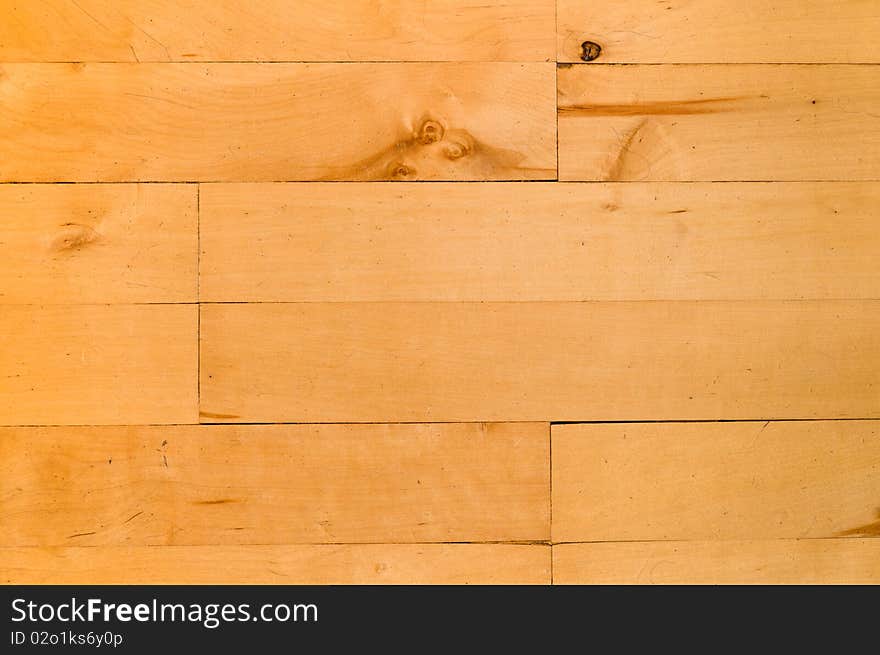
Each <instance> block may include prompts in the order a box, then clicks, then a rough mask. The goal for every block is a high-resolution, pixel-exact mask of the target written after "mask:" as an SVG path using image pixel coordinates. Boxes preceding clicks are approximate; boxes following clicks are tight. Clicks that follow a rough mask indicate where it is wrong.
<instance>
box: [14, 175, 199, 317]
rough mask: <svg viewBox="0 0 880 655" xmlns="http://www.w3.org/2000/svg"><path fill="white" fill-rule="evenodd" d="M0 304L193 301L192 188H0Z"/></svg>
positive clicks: (194, 230)
mask: <svg viewBox="0 0 880 655" xmlns="http://www.w3.org/2000/svg"><path fill="white" fill-rule="evenodd" d="M0 221H2V222H0V261H2V262H3V265H2V266H0V304H11V303H53V304H54V303H60V304H78V303H142V302H153V303H162V302H167V303H172V302H195V301H196V300H197V297H196V287H197V284H198V270H197V269H198V262H197V260H198V248H197V245H196V244H197V241H198V234H197V226H196V221H197V211H196V188H195V185H164V184H146V185H133V184H125V185H70V184H63V185H55V184H45V185H44V184H14V185H2V186H0Z"/></svg>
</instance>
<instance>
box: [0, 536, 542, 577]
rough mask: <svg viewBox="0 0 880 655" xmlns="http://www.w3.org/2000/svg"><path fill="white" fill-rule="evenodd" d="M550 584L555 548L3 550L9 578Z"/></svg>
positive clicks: (1, 565) (0, 569)
mask: <svg viewBox="0 0 880 655" xmlns="http://www.w3.org/2000/svg"><path fill="white" fill-rule="evenodd" d="M182 580H185V581H186V582H187V583H188V584H403V585H410V584H549V583H550V546H546V545H536V544H528V545H516V544H357V545H350V544H346V545H338V544H336V545H314V544H313V545H292V546H101V547H86V548H81V547H57V548H0V582H2V583H3V584H180V582H181V581H182Z"/></svg>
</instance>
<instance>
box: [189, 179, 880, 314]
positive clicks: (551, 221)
mask: <svg viewBox="0 0 880 655" xmlns="http://www.w3.org/2000/svg"><path fill="white" fill-rule="evenodd" d="M200 193H201V196H200V198H201V200H200V208H201V214H200V225H201V248H202V253H201V272H200V288H201V297H202V299H203V300H207V301H217V302H224V301H227V302H241V301H250V302H254V301H258V302H267V301H268V302H272V301H289V302H318V301H333V302H338V301H506V300H517V301H522V300H529V301H532V300H701V299H710V300H728V299H810V298H880V267H878V266H877V262H878V261H880V231H878V230H877V229H876V216H875V210H874V208H875V207H878V206H880V184H877V183H871V182H853V183H802V182H798V183H780V184H763V183H762V184H752V183H742V184H713V183H696V184H690V183H682V184H678V183H654V184H648V183H644V184H564V185H560V184H551V183H548V184H543V183H536V184H527V185H517V186H514V187H511V185H509V184H500V183H499V184H481V185H470V184H445V183H439V184H431V185H421V184H406V185H403V186H400V185H388V184H381V183H375V184H354V183H352V184H334V185H325V184H317V183H315V184H310V183H305V184H207V185H203V186H202V188H201V192H200Z"/></svg>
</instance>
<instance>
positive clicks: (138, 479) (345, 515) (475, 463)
mask: <svg viewBox="0 0 880 655" xmlns="http://www.w3.org/2000/svg"><path fill="white" fill-rule="evenodd" d="M549 447H550V438H549V426H548V425H547V424H546V423H545V424H500V425H487V424H466V425H368V426H351V425H324V426H304V425H275V426H211V427H207V426H162V427H160V426H156V427H150V426H142V427H130V426H127V427H103V428H14V429H6V430H0V453H2V457H0V473H2V475H0V514H2V515H3V516H4V517H6V518H7V519H8V525H6V526H5V527H4V530H3V531H2V533H0V545H2V546H120V545H126V546H129V545H131V546H138V545H221V546H232V545H238V544H263V545H271V544H279V545H284V544H292V543H347V542H350V543H369V542H381V543H404V542H406V543H414V542H432V541H433V542H441V541H450V542H451V541H546V540H547V539H548V537H549V532H550V518H549V500H550V488H549V482H550V480H549V475H550V474H549V466H548V462H549Z"/></svg>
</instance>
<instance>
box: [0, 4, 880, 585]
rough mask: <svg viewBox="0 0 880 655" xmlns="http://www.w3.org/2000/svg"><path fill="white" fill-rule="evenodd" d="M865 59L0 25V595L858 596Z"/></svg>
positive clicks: (869, 385) (829, 37)
mask: <svg viewBox="0 0 880 655" xmlns="http://www.w3.org/2000/svg"><path fill="white" fill-rule="evenodd" d="M878 37H880V5H878V3H877V2H876V0H844V1H842V2H836V3H829V2H825V1H823V0H779V1H777V2H773V3H767V2H763V0H743V1H742V2H739V3H736V4H735V5H734V4H733V3H730V2H726V1H724V0H702V1H701V2H684V1H680V0H659V1H655V0H626V1H624V2H616V3H604V4H601V3H599V4H597V3H588V2H582V1H581V0H498V1H495V2H490V3H488V4H487V3H486V0H480V1H479V2H476V1H474V0H436V1H433V0H432V2H428V3H413V2H405V1H403V0H344V1H343V2H338V3H327V2H317V1H312V0H296V1H294V0H256V1H252V2H241V1H235V0H191V1H189V2H185V3H181V2H172V1H171V0H130V1H125V2H118V1H116V0H76V1H74V0H45V1H43V2H29V1H25V0H0V425H2V426H3V427H0V583H74V584H75V583H267V584H269V583H286V584H293V583H319V584H320V583H403V584H407V583H470V584H476V583H534V584H549V583H555V584H570V583H875V582H880V49H878V48H877V47H876V44H877V40H878ZM391 182H393V183H391Z"/></svg>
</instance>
